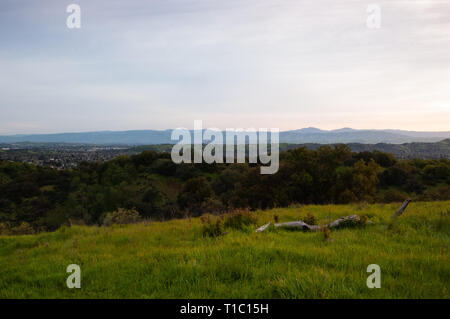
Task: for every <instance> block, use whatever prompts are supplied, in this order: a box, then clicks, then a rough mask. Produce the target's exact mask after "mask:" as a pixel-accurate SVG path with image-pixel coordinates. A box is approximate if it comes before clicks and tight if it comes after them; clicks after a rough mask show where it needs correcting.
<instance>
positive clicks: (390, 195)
mask: <svg viewBox="0 0 450 319" xmlns="http://www.w3.org/2000/svg"><path fill="white" fill-rule="evenodd" d="M408 197H409V196H408V194H407V193H405V192H402V191H399V190H398V189H391V190H388V191H386V193H384V195H383V197H382V201H383V202H384V203H393V202H403V201H404V200H405V199H407V198H408Z"/></svg>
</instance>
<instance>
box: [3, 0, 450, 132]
mask: <svg viewBox="0 0 450 319" xmlns="http://www.w3.org/2000/svg"><path fill="white" fill-rule="evenodd" d="M71 3H76V4H78V5H79V6H80V7H81V28H80V29H69V28H67V26H66V19H67V17H68V16H69V13H66V8H67V6H68V5H69V4H71ZM372 3H375V4H377V5H378V6H379V7H380V8H381V27H380V28H379V29H373V28H372V29H371V28H368V27H367V24H366V21H367V18H368V16H369V15H370V13H368V12H367V11H366V10H367V7H368V5H369V4H372ZM195 119H201V120H203V122H204V126H206V127H218V128H222V129H224V128H226V127H244V128H248V127H255V128H261V127H278V128H280V129H282V130H288V129H296V128H301V127H308V126H315V127H319V128H323V129H335V128H340V127H353V128H376V129H381V128H398V129H410V130H430V131H437V130H450V124H449V123H450V0H447V1H439V0H436V1H432V0H430V1H417V0H406V1H397V0H390V1H376V0H370V1H366V0H339V1H336V0H149V1H142V0H128V1H122V0H70V1H63V0H53V1H50V0H1V1H0V134H17V133H51V132H67V131H71V132H75V131H95V130H128V129H166V128H175V127H189V128H191V127H192V126H193V121H194V120H195Z"/></svg>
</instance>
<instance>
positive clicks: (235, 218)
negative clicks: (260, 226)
mask: <svg viewBox="0 0 450 319" xmlns="http://www.w3.org/2000/svg"><path fill="white" fill-rule="evenodd" d="M256 222H257V220H256V216H255V215H254V214H253V213H251V212H250V211H249V210H248V208H246V209H238V210H235V211H234V212H232V213H230V214H226V215H224V226H225V227H228V228H233V229H244V228H245V227H246V226H249V225H252V224H256Z"/></svg>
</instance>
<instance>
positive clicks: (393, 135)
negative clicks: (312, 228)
mask: <svg viewBox="0 0 450 319" xmlns="http://www.w3.org/2000/svg"><path fill="white" fill-rule="evenodd" d="M171 132H172V130H171V129H166V130H127V131H91V132H66V133H50V134H16V135H0V143H19V142H39V143H92V144H99V145H109V144H128V145H149V144H174V143H176V142H177V141H175V140H171V138H170V137H171ZM190 132H191V133H192V132H193V130H190ZM447 138H450V131H441V132H425V131H424V132H421V131H407V130H395V129H385V130H383V129H381V130H380V129H361V130H360V129H353V128H349V127H344V128H340V129H335V130H322V129H319V128H315V127H307V128H301V129H297V130H289V131H282V132H280V142H281V143H293V144H302V143H319V144H330V143H365V144H376V143H391V144H401V143H413V142H438V141H441V140H444V139H447Z"/></svg>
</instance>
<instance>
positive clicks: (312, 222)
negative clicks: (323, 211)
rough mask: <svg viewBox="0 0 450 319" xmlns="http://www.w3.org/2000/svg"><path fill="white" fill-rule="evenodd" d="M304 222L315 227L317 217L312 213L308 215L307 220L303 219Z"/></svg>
mask: <svg viewBox="0 0 450 319" xmlns="http://www.w3.org/2000/svg"><path fill="white" fill-rule="evenodd" d="M303 221H304V222H305V223H307V224H308V225H315V224H316V217H314V215H313V214H311V213H310V212H308V213H306V216H305V218H303Z"/></svg>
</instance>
